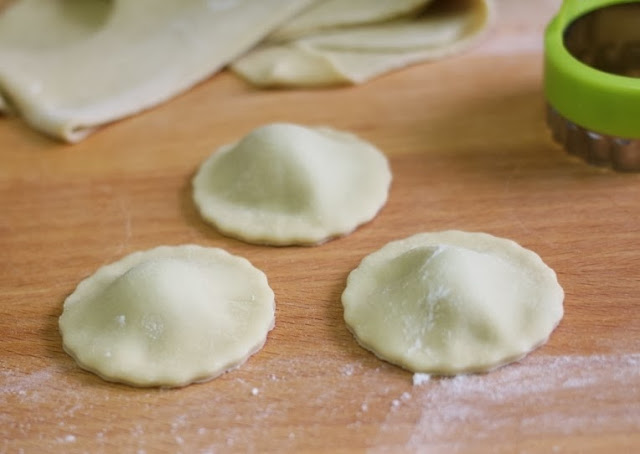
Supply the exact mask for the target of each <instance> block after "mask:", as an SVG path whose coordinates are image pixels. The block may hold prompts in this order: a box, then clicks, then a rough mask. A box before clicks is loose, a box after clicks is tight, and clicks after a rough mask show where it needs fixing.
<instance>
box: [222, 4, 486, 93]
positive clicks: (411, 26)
mask: <svg viewBox="0 0 640 454" xmlns="http://www.w3.org/2000/svg"><path fill="white" fill-rule="evenodd" d="M330 3H333V2H330ZM386 3H389V4H391V2H386ZM341 4H343V5H344V6H343V7H344V8H351V6H348V2H342V3H341ZM325 5H327V4H321V5H319V6H317V7H316V8H313V9H311V10H310V11H308V12H307V13H305V15H307V14H308V15H310V16H311V15H312V14H313V12H314V11H322V9H323V7H325ZM378 7H380V5H379V6H378ZM339 8H340V6H339V5H337V6H335V10H336V11H338V10H339ZM390 8H391V7H390ZM391 9H393V8H391ZM335 14H336V15H337V13H335ZM493 16H494V7H493V4H492V2H491V0H453V1H452V0H434V1H433V3H429V6H428V7H427V8H426V9H425V10H424V11H422V13H421V14H419V15H409V16H406V17H396V18H395V19H393V20H389V21H386V22H380V23H377V22H374V23H368V22H364V23H362V24H359V25H353V26H344V27H338V28H335V29H330V28H326V29H323V30H320V31H317V30H316V31H313V32H311V33H310V34H308V35H302V36H296V38H295V39H291V40H289V41H284V42H281V41H282V40H279V41H278V42H276V43H269V42H267V43H265V44H263V45H261V46H259V47H257V48H256V49H254V50H253V51H251V52H249V53H248V54H247V55H245V56H243V57H241V58H240V59H238V60H236V61H234V62H233V63H232V65H231V68H232V69H233V71H235V72H236V73H237V74H239V75H240V76H241V77H243V78H244V79H246V80H247V81H249V82H250V83H252V84H254V85H258V86H283V87H287V86H294V87H295V86H325V85H336V84H348V83H351V84H357V83H363V82H366V81H367V80H369V79H372V78H374V77H376V76H379V75H381V74H383V73H386V72H389V71H391V70H394V69H398V68H402V67H404V66H407V65H410V64H413V63H417V62H423V61H428V60H434V59H439V58H443V57H446V56H449V55H452V54H455V53H458V52H460V51H462V50H463V49H466V48H467V47H469V46H470V45H471V44H472V43H474V42H476V41H477V40H478V38H479V37H480V36H481V35H482V34H483V32H485V31H486V30H487V29H488V27H489V25H490V24H491V23H492V21H493ZM322 19H323V21H324V22H323V24H324V23H326V21H325V19H324V17H322ZM318 21H320V18H318ZM336 21H337V22H336V23H338V24H340V19H338V18H337V19H336ZM295 22H296V20H295V19H294V20H293V23H294V24H295ZM307 22H313V21H312V17H311V18H308V19H307ZM284 30H285V32H284V34H285V35H286V34H287V33H289V32H288V31H287V30H288V25H285V26H284ZM280 35H281V33H280V32H279V31H275V32H273V33H272V35H271V36H275V37H276V38H278V37H279V36H280Z"/></svg>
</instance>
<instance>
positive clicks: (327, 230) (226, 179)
mask: <svg viewBox="0 0 640 454" xmlns="http://www.w3.org/2000/svg"><path fill="white" fill-rule="evenodd" d="M390 184H391V171H390V169H389V164H388V162H387V159H386V157H385V156H384V154H383V153H382V152H380V151H379V150H378V149H377V148H376V147H374V146H373V145H371V144H370V143H368V142H365V141H364V140H361V139H359V138H358V137H356V136H355V135H353V134H349V133H346V132H341V131H336V130H333V129H329V128H309V127H305V126H300V125H294V124H289V123H276V124H270V125H266V126H262V127H260V128H257V129H255V130H253V131H251V132H250V133H249V134H247V135H246V136H245V137H243V138H242V139H241V140H240V141H239V142H237V143H234V144H231V145H226V146H223V147H222V148H220V149H219V150H218V151H216V152H215V153H213V154H212V155H211V156H210V157H209V158H208V159H207V160H206V161H205V162H204V163H203V164H202V166H201V167H200V169H199V170H198V172H197V174H196V176H195V177H194V179H193V198H194V201H195V203H196V205H197V207H198V209H199V210H200V214H201V215H202V217H203V218H204V219H205V220H207V221H208V222H210V223H212V224H213V225H214V226H216V227H217V228H218V229H219V230H220V231H221V232H223V233H225V234H227V235H229V236H233V237H236V238H240V239H242V240H244V241H247V242H250V243H259V244H271V245H293V244H301V245H313V244H318V243H321V242H323V241H326V240H328V239H331V238H333V237H336V236H340V235H345V234H347V233H350V232H351V231H352V230H354V229H355V228H356V227H357V226H359V225H360V224H363V223H365V222H367V221H370V220H371V219H373V218H374V217H375V216H376V214H377V213H378V211H379V210H380V209H381V208H382V206H383V205H384V204H385V202H386V200H387V195H388V192H389V186H390Z"/></svg>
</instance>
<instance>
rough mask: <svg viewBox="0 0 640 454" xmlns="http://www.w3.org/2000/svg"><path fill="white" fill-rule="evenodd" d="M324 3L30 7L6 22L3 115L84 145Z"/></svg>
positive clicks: (268, 0) (237, 0)
mask: <svg viewBox="0 0 640 454" xmlns="http://www.w3.org/2000/svg"><path fill="white" fill-rule="evenodd" d="M314 1H317V0H260V1H251V0H135V1H131V0H111V1H108V0H90V1H87V0H67V1H50V0H20V1H18V2H16V3H15V5H12V6H10V7H9V8H8V9H7V10H6V11H4V12H3V14H1V15H0V98H4V100H0V108H2V106H3V105H4V110H5V111H8V110H11V111H15V112H17V113H18V114H19V115H20V116H22V117H23V118H24V119H25V121H27V122H28V123H29V124H30V125H31V126H32V127H34V128H36V129H38V130H40V131H42V132H45V133H47V134H49V135H51V136H54V137H57V138H60V139H63V140H66V141H69V142H77V141H79V140H81V139H83V138H84V137H86V136H87V135H88V134H89V133H90V132H91V131H92V130H93V129H95V128H96V127H98V126H100V125H103V124H105V123H109V122H112V121H114V120H118V119H120V118H123V117H126V116H129V115H132V114H135V113H137V112H140V111H142V110H144V109H148V108H150V107H152V106H155V105H157V104H159V103H162V102H164V101H166V100H167V99H169V98H171V97H172V96H175V95H176V94H178V93H181V92H183V91H185V90H187V89H188V88H190V87H192V86H193V85H195V84H196V83H198V82H200V81H202V80H203V79H205V78H206V77H208V76H210V75H211V74H213V73H214V72H216V71H218V70H219V69H220V68H222V67H223V66H225V65H226V64H227V63H228V62H230V61H231V60H233V59H234V58H236V57H237V56H239V55H240V54H242V53H243V52H246V51H247V50H248V49H249V48H251V47H252V46H253V45H255V44H256V43H257V42H258V41H260V40H261V39H262V38H263V37H264V36H265V35H266V34H267V33H269V31H271V30H272V29H274V28H275V27H276V26H278V25H280V24H281V23H282V22H283V21H285V20H286V19H288V18H290V17H291V16H293V15H294V14H296V13H298V12H299V11H301V10H302V9H303V8H304V7H307V6H309V5H311V4H312V3H313V2H314Z"/></svg>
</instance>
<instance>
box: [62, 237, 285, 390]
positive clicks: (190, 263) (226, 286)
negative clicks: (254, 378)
mask: <svg viewBox="0 0 640 454" xmlns="http://www.w3.org/2000/svg"><path fill="white" fill-rule="evenodd" d="M274 308H275V302H274V295H273V291H272V290H271V288H270V287H269V284H268V282H267V278H266V276H265V275H264V273H262V271H260V270H258V269H257V268H255V267H253V266H252V265H251V264H250V263H249V262H248V261H247V260H246V259H244V258H241V257H237V256H233V255H231V254H229V253H228V252H225V251H224V250H222V249H215V248H205V247H200V246H195V245H185V246H173V247H171V246H161V247H158V248H155V249H151V250H148V251H144V252H136V253H133V254H131V255H128V256H126V257H125V258H123V259H121V260H119V261H117V262H115V263H112V264H110V265H107V266H104V267H102V268H100V269H99V270H98V271H96V273H95V274H93V275H92V276H90V277H89V278H87V279H85V280H84V281H82V282H81V283H80V284H79V285H78V287H77V288H76V290H75V291H74V292H73V293H72V294H71V295H70V296H69V297H68V298H67V299H66V301H65V303H64V310H63V312H62V315H61V316H60V319H59V325H60V332H61V333H62V340H63V346H64V349H65V350H66V351H67V353H69V354H70V355H71V356H72V357H73V358H74V359H75V360H76V362H77V363H78V365H80V367H82V368H84V369H87V370H89V371H92V372H94V373H96V374H98V375H100V376H101V377H103V378H104V379H106V380H110V381H116V382H122V383H127V384H130V385H135V386H163V387H176V386H184V385H188V384H189V383H193V382H201V381H206V380H209V379H211V378H214V377H216V376H218V375H220V374H222V373H223V372H226V371H228V370H230V369H233V368H235V367H237V366H239V365H240V364H242V363H243V362H244V361H245V360H246V359H247V358H248V357H249V356H251V355H252V354H253V353H255V352H257V351H258V350H260V348H262V346H263V345H264V343H265V340H266V337H267V333H268V332H269V331H270V330H271V329H272V328H273V326H274Z"/></svg>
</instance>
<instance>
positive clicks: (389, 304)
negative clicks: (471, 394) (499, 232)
mask: <svg viewBox="0 0 640 454" xmlns="http://www.w3.org/2000/svg"><path fill="white" fill-rule="evenodd" d="M563 299H564V292H563V290H562V287H560V285H559V284H558V281H557V278H556V274H555V272H554V271H553V270H552V269H551V268H549V267H548V266H547V265H546V264H545V263H544V262H543V261H542V259H541V258H540V257H539V256H538V255H537V254H536V253H534V252H532V251H530V250H528V249H525V248H523V247H521V246H520V245H518V244H517V243H515V242H513V241H511V240H507V239H504V238H498V237H495V236H492V235H488V234H485V233H470V232H461V231H445V232H435V233H422V234H417V235H414V236H411V237H409V238H406V239H403V240H399V241H393V242H391V243H389V244H387V245H386V246H384V247H383V248H382V249H380V250H378V251H376V252H374V253H372V254H370V255H369V256H367V257H365V258H364V259H363V260H362V262H361V263H360V265H359V266H358V267H357V268H356V269H355V270H353V271H352V272H351V273H350V275H349V278H348V280H347V287H346V289H345V291H344V293H343V294H342V304H343V307H344V318H345V321H346V323H347V326H348V327H349V329H350V330H351V331H352V332H353V334H354V336H355V337H356V339H357V340H358V342H359V343H360V344H361V345H362V346H363V347H365V348H367V349H369V350H371V351H372V352H373V353H375V354H376V355H377V356H378V357H380V358H382V359H384V360H387V361H389V362H391V363H394V364H397V365H399V366H402V367H404V368H406V369H408V370H411V371H413V372H423V373H429V374H437V375H454V374H459V373H469V372H483V371H488V370H491V369H493V368H495V367H497V366H500V365H503V364H506V363H508V362H511V361H515V360H517V359H520V358H522V357H523V356H525V355H526V354H527V353H528V352H530V351H531V350H533V349H535V348H536V347H538V346H540V345H542V344H543V343H545V342H546V341H547V339H548V338H549V336H550V334H551V332H552V331H553V330H554V329H555V327H556V326H557V325H558V323H559V322H560V319H561V318H562V315H563V304H562V303H563Z"/></svg>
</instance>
